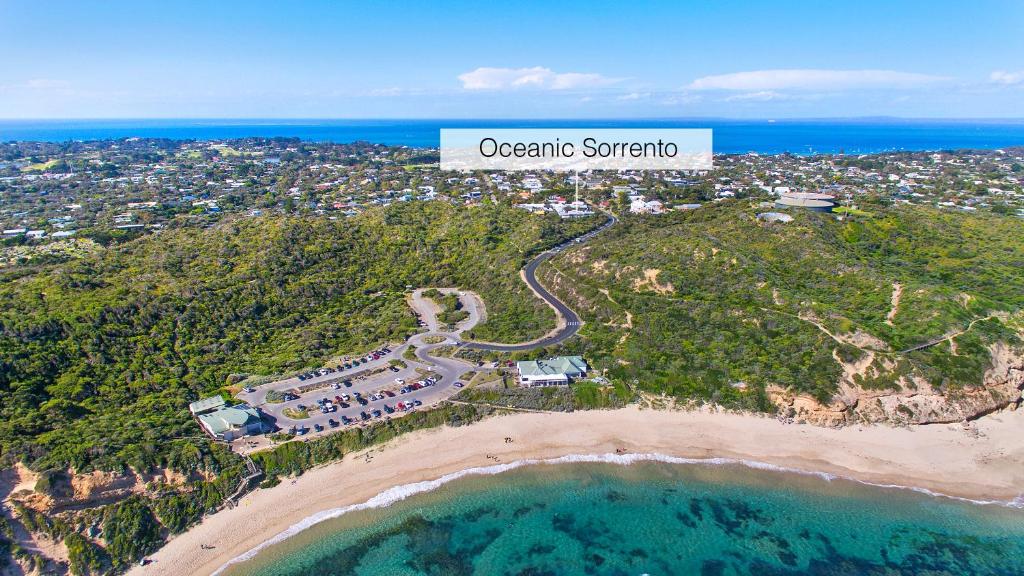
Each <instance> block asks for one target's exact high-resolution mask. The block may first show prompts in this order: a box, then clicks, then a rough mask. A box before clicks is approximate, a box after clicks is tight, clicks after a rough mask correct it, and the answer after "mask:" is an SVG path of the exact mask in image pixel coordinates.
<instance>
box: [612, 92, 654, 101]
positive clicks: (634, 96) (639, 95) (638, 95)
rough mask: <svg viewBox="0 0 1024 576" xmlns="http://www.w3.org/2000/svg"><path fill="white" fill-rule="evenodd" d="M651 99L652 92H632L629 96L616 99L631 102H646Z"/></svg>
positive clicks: (624, 95)
mask: <svg viewBox="0 0 1024 576" xmlns="http://www.w3.org/2000/svg"><path fill="white" fill-rule="evenodd" d="M650 97H651V93H650V92H630V93H629V94H623V95H622V96H619V97H618V98H616V100H622V101H629V100H646V99H647V98H650Z"/></svg>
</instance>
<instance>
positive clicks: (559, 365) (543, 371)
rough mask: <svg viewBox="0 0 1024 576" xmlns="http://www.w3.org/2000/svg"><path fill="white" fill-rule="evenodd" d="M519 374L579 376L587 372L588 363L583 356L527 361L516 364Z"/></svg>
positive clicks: (529, 375) (528, 375)
mask: <svg viewBox="0 0 1024 576" xmlns="http://www.w3.org/2000/svg"><path fill="white" fill-rule="evenodd" d="M516 368H518V369H519V374H520V375H521V376H526V377H536V376H552V375H557V374H568V375H577V374H584V373H586V371H587V362H586V361H585V360H583V357H582V356H556V357H554V358H549V359H547V360H526V361H523V362H516Z"/></svg>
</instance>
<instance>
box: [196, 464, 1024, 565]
mask: <svg viewBox="0 0 1024 576" xmlns="http://www.w3.org/2000/svg"><path fill="white" fill-rule="evenodd" d="M636 462H665V463H669V464H699V465H704V466H720V465H740V466H746V467H747V468H753V469H755V470H768V471H772V472H784V473H787V474H800V475H803V476H816V477H818V478H821V479H823V480H825V481H827V482H831V481H833V480H846V481H850V482H855V483H858V484H863V485H865V486H872V487H876V488H890V489H897V490H910V491H913V492H918V493H921V494H925V495H928V496H932V497H935V498H948V499H950V500H957V501H960V502H969V503H971V504H980V505H998V506H1005V507H1009V508H1019V509H1024V494H1021V495H1020V496H1017V497H1016V498H1014V499H1013V500H975V499H971V498H963V497H960V496H952V495H949V494H943V493H941V492H935V491H933V490H929V489H927V488H920V487H916V486H903V485H900V484H880V483H875V482H867V481H864V480H857V479H856V478H849V477H846V476H838V475H836V474H830V473H828V472H816V471H808V470H800V469H797V468H788V467H785V466H777V465H775V464H769V463H767V462H759V461H756V460H743V459H739V458H681V457H678V456H668V455H665V454H657V453H636V454H633V453H628V454H568V455H565V456H560V457H558V458H548V459H524V460H516V461H513V462H508V463H505V464H494V465H491V466H480V467H476V468H467V469H465V470H459V471H458V472H452V473H450V474H445V475H444V476H441V477H440V478H437V479H436V480H426V481H423V482H414V483H411V484H402V485H399V486H395V487H393V488H388V489H387V490H385V491H383V492H381V493H380V494H377V495H376V496H374V497H373V498H370V499H369V500H367V501H366V502H363V503H361V504H352V505H350V506H342V507H340V508H331V509H330V510H324V511H322V512H317V513H316V514H313V515H311V516H307V517H306V518H304V519H302V520H301V521H300V522H297V523H295V524H292V525H291V526H289V527H288V528H286V529H285V530H283V531H282V532H280V533H278V534H277V535H275V536H274V537H272V538H270V539H269V540H266V541H265V542H263V543H261V544H260V545H258V546H256V547H255V548H252V549H251V550H249V551H247V552H245V553H243V554H240V555H238V556H236V557H234V558H232V559H231V560H229V561H228V562H226V563H225V564H224V565H223V566H221V567H220V568H218V569H217V571H216V572H214V573H213V576H218V575H219V574H220V573H221V572H223V571H224V570H225V569H227V568H228V566H230V565H232V564H238V563H240V562H245V561H246V560H250V559H252V558H253V557H254V556H256V554H258V553H259V552H260V551H262V550H264V549H265V548H268V547H270V546H273V545H274V544H277V543H280V542H283V541H284V540H287V539H288V538H291V537H292V536H294V535H296V534H298V533H299V532H302V531H303V530H306V529H308V528H310V527H312V526H315V525H316V524H319V523H321V522H324V521H326V520H331V519H333V518H338V517H339V516H342V515H344V514H348V513H349V512H355V511H357V510H368V509H372V508H384V507H387V506H390V505H391V504H394V503H395V502H400V501H402V500H405V499H406V498H408V497H410V496H413V495H416V494H422V493H424V492H430V491H431V490H436V489H437V488H439V487H441V486H443V485H445V484H447V483H449V482H451V481H453V480H458V479H459V478H463V477H465V476H489V475H494V474H501V473H503V472H508V471H509V470H515V469H516V468H522V467H523V466H534V465H540V464H574V463H607V464H619V465H624V466H628V465H630V464H633V463H636Z"/></svg>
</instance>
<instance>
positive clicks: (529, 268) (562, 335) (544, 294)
mask: <svg viewBox="0 0 1024 576" xmlns="http://www.w3.org/2000/svg"><path fill="white" fill-rule="evenodd" d="M616 222H618V219H617V218H615V216H612V215H608V221H607V222H605V223H604V224H602V225H601V226H600V227H599V228H595V229H594V230H591V231H590V232H587V233H586V234H584V235H582V236H579V237H578V238H574V239H573V240H570V241H568V242H565V243H563V244H559V245H558V246H555V247H554V248H552V249H550V250H547V251H545V252H541V253H540V254H538V255H537V257H535V258H534V259H533V260H530V262H529V263H528V264H527V265H526V268H524V269H523V275H524V276H525V277H526V283H527V284H529V286H530V288H533V290H534V291H535V292H536V293H537V294H539V295H540V297H541V298H542V299H544V301H545V302H547V303H548V304H549V305H551V306H552V307H553V308H554V309H555V310H558V313H559V314H561V315H562V318H564V319H565V325H564V326H563V327H562V328H561V330H559V331H558V332H556V333H554V334H552V335H550V336H546V337H544V338H541V339H540V340H535V341H533V342H525V343H523V344H493V343H483V342H462V343H461V344H462V345H463V346H464V347H466V348H472V349H474V350H491V351H494V352H522V351H525V350H533V349H535V348H543V347H545V346H550V345H552V344H558V343H559V342H562V341H564V340H566V339H567V338H571V337H572V336H573V335H575V334H576V332H578V331H579V329H580V325H581V324H582V323H581V322H580V317H579V316H578V315H577V314H576V312H574V311H573V310H572V309H571V308H569V307H568V306H566V305H565V302H562V301H561V300H559V299H558V298H555V296H554V295H553V294H551V292H548V290H547V288H544V286H542V285H541V283H540V282H538V281H537V267H539V266H540V265H541V264H543V263H544V262H547V261H548V260H550V259H551V258H552V257H553V256H555V255H556V254H558V253H560V252H562V251H564V250H565V249H567V248H569V247H571V246H576V245H579V244H583V243H584V242H587V241H588V240H590V239H591V238H593V237H594V236H597V235H598V234H600V233H601V232H604V231H605V230H606V229H608V228H609V227H611V226H612V225H614V224H615V223H616Z"/></svg>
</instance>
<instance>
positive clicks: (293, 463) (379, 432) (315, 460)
mask: <svg viewBox="0 0 1024 576" xmlns="http://www.w3.org/2000/svg"><path fill="white" fill-rule="evenodd" d="M490 413H491V410H490V409H488V408H487V407H474V406H466V405H460V404H448V403H445V404H442V405H441V407H439V408H436V409H434V410H429V411H422V412H420V411H417V412H413V413H411V414H406V415H405V416H403V417H401V418H395V419H393V420H385V421H378V422H376V423H374V424H373V425H371V426H369V427H367V428H360V427H356V428H348V429H346V430H344V431H342V432H338V433H336V434H331V435H329V436H324V437H322V438H318V439H316V440H311V441H309V442H287V443H285V444H282V445H280V446H278V447H277V448H274V449H273V450H269V451H266V452H258V453H256V454H254V455H253V460H254V461H255V462H256V463H257V464H258V465H260V467H261V468H262V469H263V470H264V472H265V474H266V476H267V480H265V482H274V479H275V478H278V477H280V476H288V475H294V474H302V473H303V472H305V471H306V470H309V469H310V468H312V467H314V466H316V465H318V464H323V463H326V462H331V461H333V460H337V459H339V458H342V457H343V456H344V455H345V454H349V453H352V452H358V451H360V450H363V449H365V448H368V447H370V446H374V445H376V444H381V443H383V442H387V441H388V440H391V439H392V438H394V437H396V436H399V435H401V434H404V433H406V432H411V431H413V430H422V429H425V428H436V427H438V426H442V425H445V424H447V425H450V426H461V425H464V424H469V423H472V422H475V421H477V420H479V419H480V418H482V417H484V416H486V415H488V414H490Z"/></svg>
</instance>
